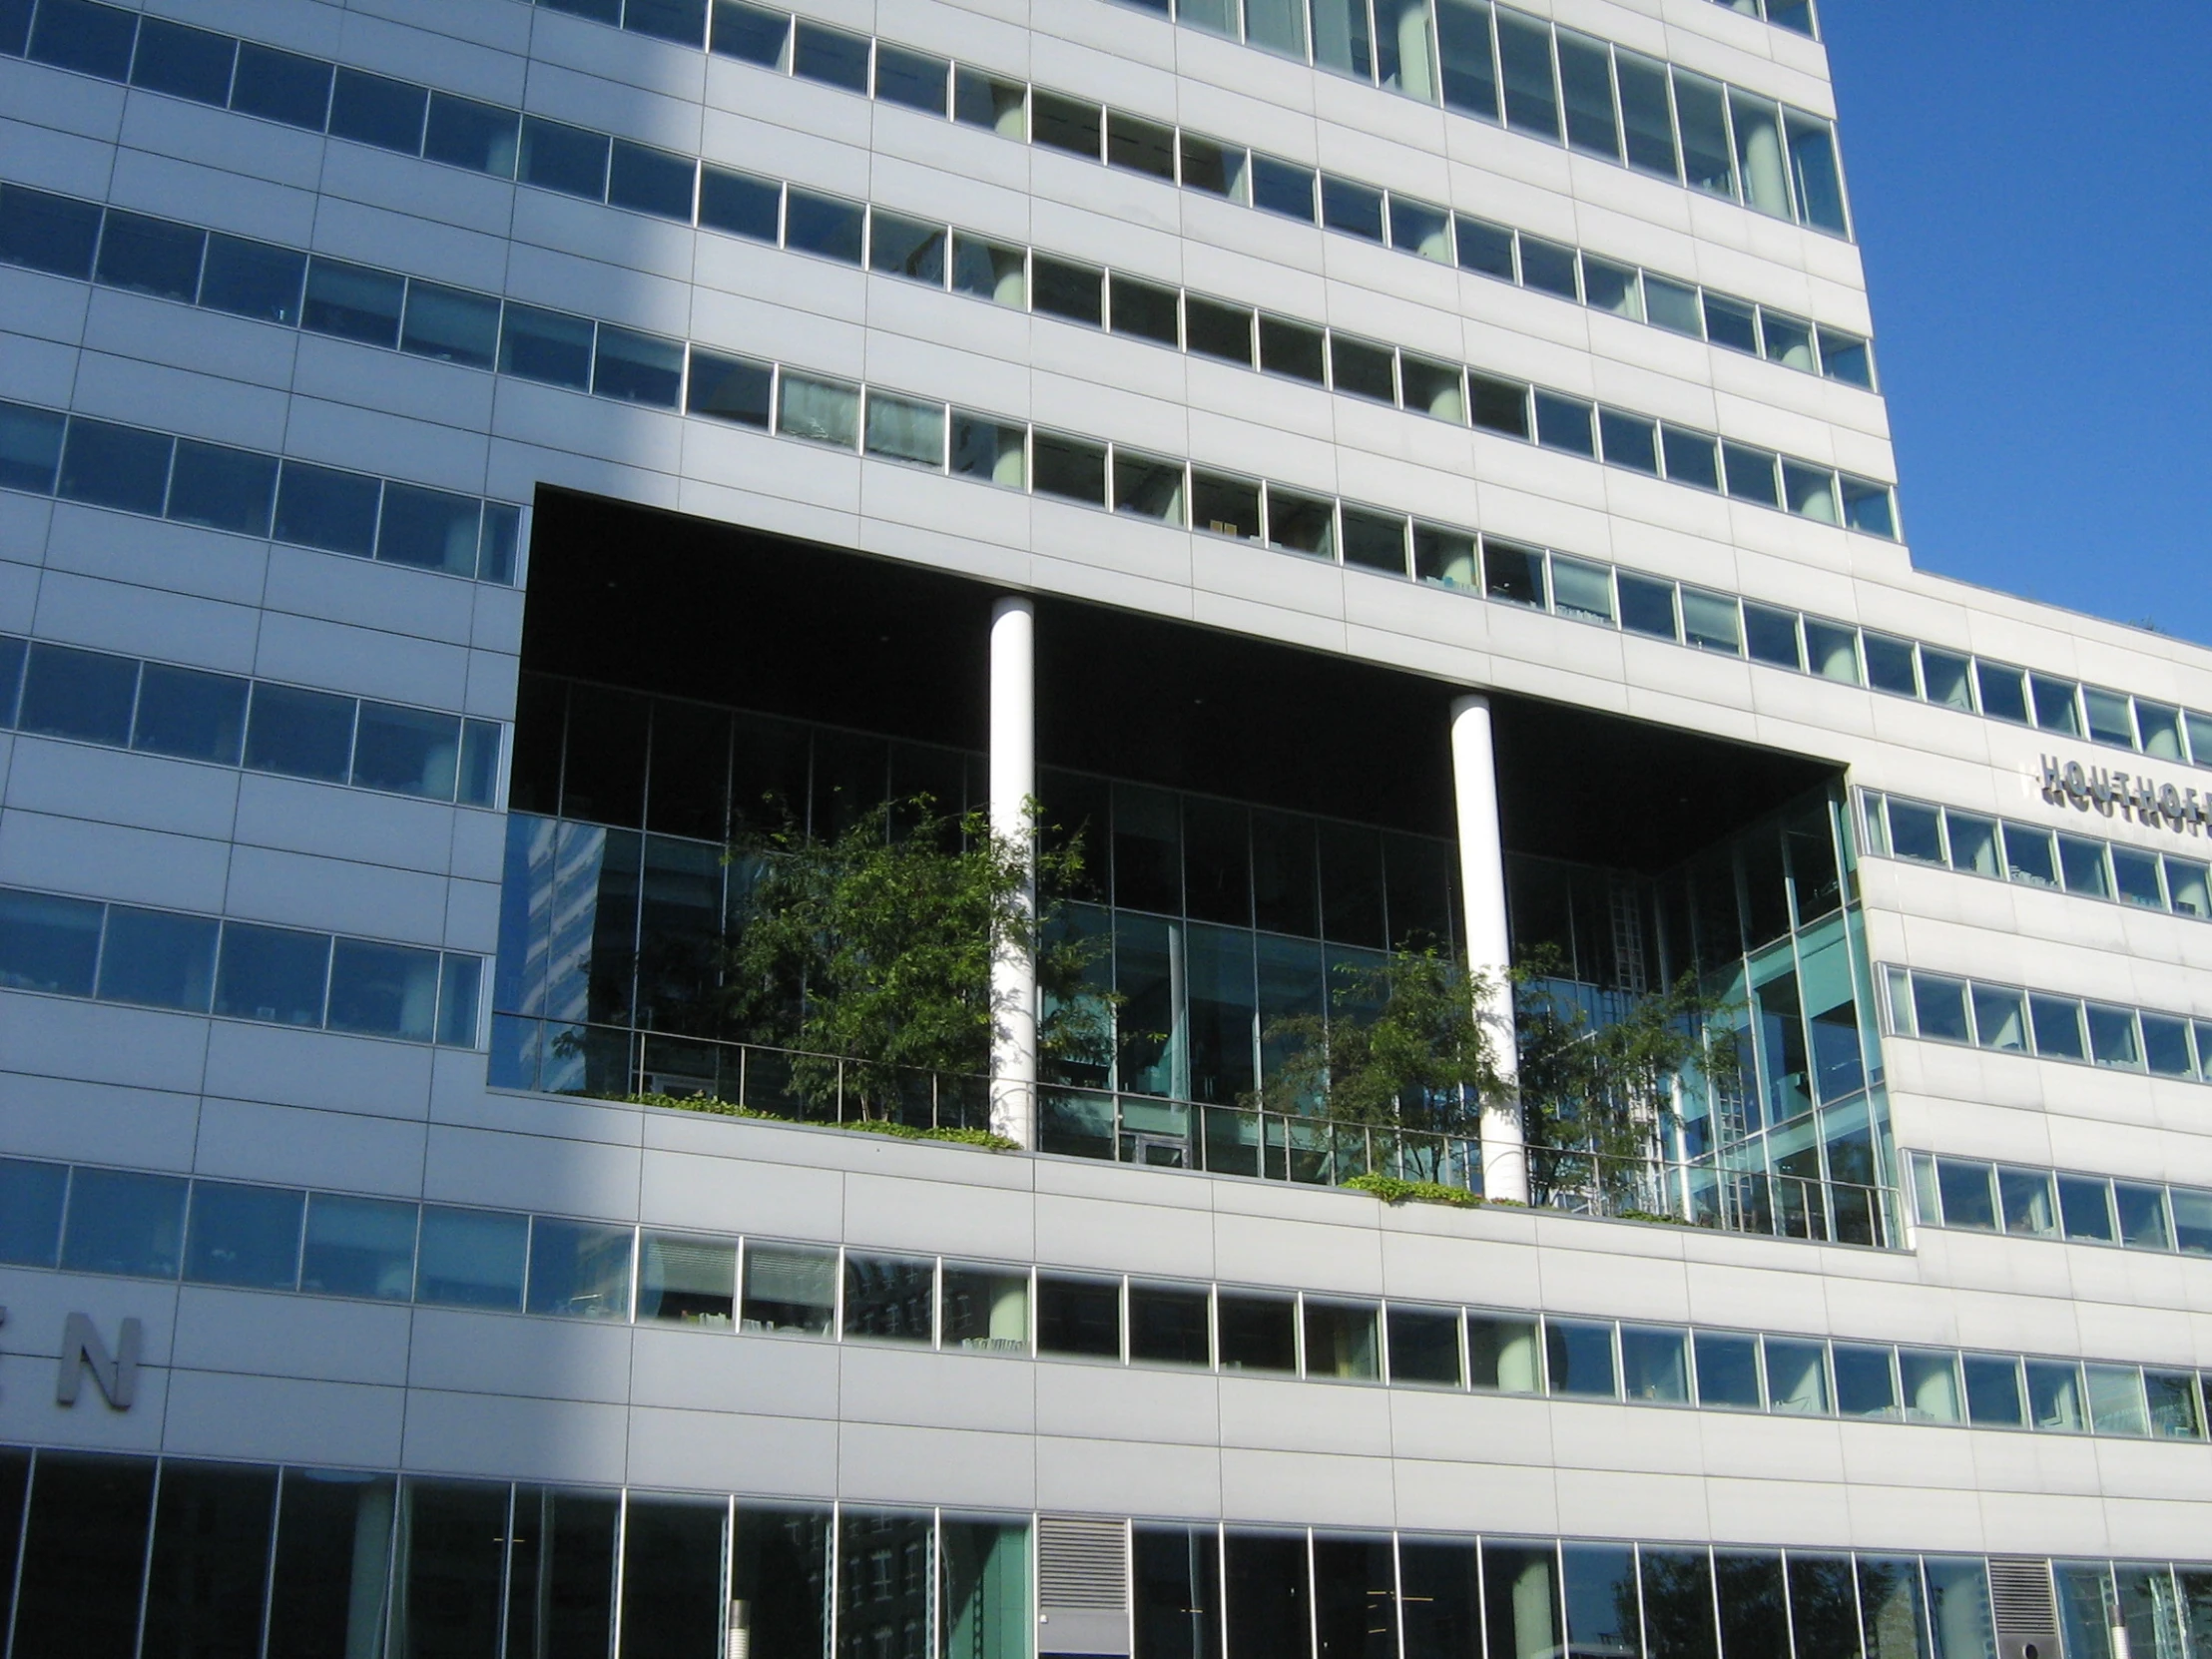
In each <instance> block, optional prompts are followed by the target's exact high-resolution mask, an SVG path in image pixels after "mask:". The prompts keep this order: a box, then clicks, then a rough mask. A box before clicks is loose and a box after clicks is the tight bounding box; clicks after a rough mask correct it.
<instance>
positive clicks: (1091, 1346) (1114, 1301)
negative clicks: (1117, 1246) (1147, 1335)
mask: <svg viewBox="0 0 2212 1659" xmlns="http://www.w3.org/2000/svg"><path fill="white" fill-rule="evenodd" d="M1037 1352H1038V1353H1039V1354H1058V1355H1071V1356H1079V1357H1083V1358H1088V1359H1094V1360H1118V1359H1120V1358H1121V1281H1120V1280H1118V1279H1080V1278H1073V1277H1070V1276H1067V1275H1064V1274H1043V1273H1040V1274H1039V1275H1038V1276H1037Z"/></svg>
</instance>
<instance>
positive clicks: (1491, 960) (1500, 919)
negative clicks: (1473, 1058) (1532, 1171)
mask: <svg viewBox="0 0 2212 1659" xmlns="http://www.w3.org/2000/svg"><path fill="white" fill-rule="evenodd" d="M1451 786H1452V801H1453V806H1454V808H1455V810H1456V813H1457V817H1458V827H1459V890H1460V892H1461V893H1462V894H1463V895H1464V896H1465V901H1466V928H1467V931H1466V939H1467V965H1468V966H1469V967H1470V968H1471V969H1473V970H1474V971H1475V972H1477V973H1481V974H1485V975H1488V976H1489V977H1490V978H1491V979H1492V980H1493V981H1494V982H1495V983H1494V984H1493V986H1492V989H1491V991H1490V993H1489V994H1488V995H1487V996H1486V997H1484V998H1483V999H1482V1002H1481V1005H1480V1008H1479V1012H1478V1015H1477V1017H1478V1018H1480V1019H1481V1021H1482V1023H1483V1025H1484V1027H1485V1028H1486V1029H1487V1030H1488V1031H1489V1033H1490V1041H1491V1044H1492V1046H1493V1048H1494V1050H1495V1054H1496V1060H1497V1070H1498V1074H1499V1077H1500V1078H1501V1079H1502V1081H1503V1083H1504V1087H1503V1088H1502V1089H1500V1090H1499V1091H1498V1093H1497V1094H1496V1095H1495V1096H1493V1097H1492V1098H1490V1099H1488V1100H1485V1101H1484V1102H1483V1103H1482V1191H1483V1193H1484V1194H1485V1195H1486V1196H1487V1197H1490V1198H1507V1199H1512V1200H1514V1201H1515V1202H1517V1203H1521V1204H1526V1203H1527V1202H1528V1150H1527V1145H1526V1143H1525V1141H1524V1139H1523V1137H1522V1134H1521V1115H1520V1101H1519V1098H1518V1096H1517V1095H1516V1094H1515V1092H1514V1089H1513V1073H1514V1070H1515V1064H1516V1056H1515V1049H1514V1037H1513V991H1512V986H1511V985H1510V984H1509V983H1508V982H1507V981H1506V978H1505V973H1506V969H1507V968H1508V966H1509V965H1510V964H1511V961H1512V942H1511V939H1510V937H1509V935H1508V934H1507V931H1506V926H1505V848H1504V844H1503V842H1502V840H1501V838H1500V836H1499V833H1498V823H1497V761H1496V755H1495V751H1494V749H1493V747H1492V744H1491V739H1490V700H1489V699H1488V698H1486V697H1472V696H1469V697H1461V698H1456V699H1454V700H1453V702H1452V705H1451Z"/></svg>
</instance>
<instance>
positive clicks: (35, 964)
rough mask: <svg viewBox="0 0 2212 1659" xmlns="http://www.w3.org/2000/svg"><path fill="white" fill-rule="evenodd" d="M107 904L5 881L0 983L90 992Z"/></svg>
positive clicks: (0, 895)
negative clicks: (26, 889)
mask: <svg viewBox="0 0 2212 1659" xmlns="http://www.w3.org/2000/svg"><path fill="white" fill-rule="evenodd" d="M106 908H107V907H106V906H105V905H102V904H96V903H94V902H93V901H92V900H90V899H84V898H61V897H57V896H54V895H52V894H49V893H36V892H21V891H18V890H16V889H14V888H10V887H0V985H6V986H8V987H10V988H12V989H15V990H25V991H52V992H56V993H58V994H60V995H62V996H90V995H91V994H92V980H93V968H94V966H95V965H96V964H97V963H98V961H99V959H100V925H101V922H102V919H103V918H104V916H105V913H106Z"/></svg>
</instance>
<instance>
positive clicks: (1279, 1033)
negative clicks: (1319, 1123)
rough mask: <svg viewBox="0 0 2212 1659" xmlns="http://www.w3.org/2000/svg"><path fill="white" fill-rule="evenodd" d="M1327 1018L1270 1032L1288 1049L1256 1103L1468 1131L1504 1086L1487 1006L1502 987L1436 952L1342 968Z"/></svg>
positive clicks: (1345, 1118) (1298, 1019)
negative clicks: (1490, 1097)
mask: <svg viewBox="0 0 2212 1659" xmlns="http://www.w3.org/2000/svg"><path fill="white" fill-rule="evenodd" d="M1336 978H1337V983H1336V985H1335V986H1333V987H1332V991H1331V997H1330V1005H1331V1011H1330V1013H1329V1015H1328V1016H1327V1017H1326V1018H1325V1017H1323V1016H1321V1015H1318V1014H1301V1015H1297V1016H1295V1017H1293V1018H1291V1019H1287V1020H1284V1021H1282V1022H1281V1023H1280V1024H1278V1025H1277V1026H1276V1027H1275V1028H1274V1029H1273V1031H1272V1032H1271V1033H1270V1035H1271V1036H1272V1037H1273V1038H1275V1039H1277V1040H1278V1041H1279V1042H1281V1043H1283V1044H1285V1045H1287V1046H1288V1048H1289V1055H1288V1058H1287V1059H1286V1060H1284V1061H1283V1062H1282V1063H1281V1064H1279V1065H1277V1066H1275V1067H1274V1068H1272V1070H1271V1073H1270V1075H1269V1077H1268V1079H1267V1082H1266V1084H1265V1085H1264V1086H1263V1087H1262V1089H1261V1090H1260V1092H1259V1094H1258V1095H1257V1096H1255V1097H1251V1098H1252V1100H1253V1103H1255V1104H1258V1105H1261V1106H1264V1107H1266V1108H1267V1109H1268V1110H1269V1111H1273V1112H1315V1111H1319V1112H1322V1113H1325V1114H1326V1115H1327V1116H1329V1117H1332V1118H1335V1119H1338V1120H1340V1121H1342V1122H1349V1123H1363V1124H1369V1125H1392V1126H1396V1127H1400V1128H1407V1129H1434V1130H1445V1131H1465V1130H1469V1129H1471V1128H1472V1127H1473V1126H1474V1122H1475V1119H1476V1116H1477V1115H1478V1114H1479V1112H1480V1110H1481V1102H1482V1099H1483V1097H1484V1096H1485V1095H1489V1094H1493V1093H1495V1092H1496V1091H1497V1090H1498V1088H1499V1087H1500V1086H1501V1084H1500V1079H1499V1075H1498V1067H1497V1040H1496V1034H1495V1032H1494V1031H1493V1030H1492V1029H1491V1022H1490V1021H1489V1020H1487V1019H1486V1018H1485V1017H1484V1014H1483V1006H1484V1004H1485V1002H1486V1001H1487V1000H1488V999H1489V998H1490V997H1491V996H1492V994H1493V993H1494V991H1495V988H1496V981H1495V980H1494V979H1493V978H1492V977H1490V976H1489V975H1485V974H1481V973H1474V972H1470V971H1468V969H1467V968H1466V966H1465V964H1463V963H1462V962H1460V961H1459V960H1458V959H1457V958H1456V957H1454V956H1453V955H1451V954H1450V953H1449V952H1447V951H1443V950H1440V949H1438V948H1437V947H1435V946H1434V945H1429V946H1425V947H1423V948H1421V949H1418V950H1409V949H1401V950H1393V951H1391V952H1390V953H1389V954H1388V955H1387V956H1384V957H1383V958H1382V959H1381V960H1379V961H1377V962H1374V963H1372V964H1367V963H1353V962H1346V963H1340V964H1339V965H1338V968H1337V972H1336Z"/></svg>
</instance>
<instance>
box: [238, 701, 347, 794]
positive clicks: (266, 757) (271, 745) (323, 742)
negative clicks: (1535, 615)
mask: <svg viewBox="0 0 2212 1659" xmlns="http://www.w3.org/2000/svg"><path fill="white" fill-rule="evenodd" d="M352 757H353V699H351V698H350V697H335V696H332V695H331V694H330V693H328V692H316V691H303V690H301V689H299V688H298V687H295V686H273V685H270V684H268V683H266V682H264V683H263V684H261V685H257V686H256V687H255V688H254V704H253V716H252V719H251V721H250V722H249V724H248V726H247V732H246V764H247V765H248V766H250V767H252V768H254V769H255V770H257V771H260V772H278V773H282V774H284V775H285V776H286V777H291V778H314V779H319V780H321V781H322V782H324V783H329V784H342V783H344V782H345V780H346V776H347V773H348V771H349V769H350V764H351V761H352Z"/></svg>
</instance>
